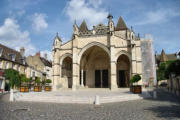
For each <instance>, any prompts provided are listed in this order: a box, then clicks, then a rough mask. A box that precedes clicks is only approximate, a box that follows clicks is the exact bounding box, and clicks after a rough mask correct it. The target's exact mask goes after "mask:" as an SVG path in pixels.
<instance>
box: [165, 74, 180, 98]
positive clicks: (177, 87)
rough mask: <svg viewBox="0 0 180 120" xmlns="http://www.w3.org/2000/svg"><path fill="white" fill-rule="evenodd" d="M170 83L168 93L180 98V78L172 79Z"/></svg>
mask: <svg viewBox="0 0 180 120" xmlns="http://www.w3.org/2000/svg"><path fill="white" fill-rule="evenodd" d="M167 82H168V91H169V92H172V93H174V94H176V95H177V96H180V76H177V77H172V76H171V77H170V79H169V80H168V81H167Z"/></svg>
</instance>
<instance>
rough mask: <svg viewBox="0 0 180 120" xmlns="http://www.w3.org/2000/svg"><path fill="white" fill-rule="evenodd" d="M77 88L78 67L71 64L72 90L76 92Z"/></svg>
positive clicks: (75, 64)
mask: <svg viewBox="0 0 180 120" xmlns="http://www.w3.org/2000/svg"><path fill="white" fill-rule="evenodd" d="M78 86H79V65H78V64H77V63H73V80H72V90H73V91H76V89H77V88H78Z"/></svg>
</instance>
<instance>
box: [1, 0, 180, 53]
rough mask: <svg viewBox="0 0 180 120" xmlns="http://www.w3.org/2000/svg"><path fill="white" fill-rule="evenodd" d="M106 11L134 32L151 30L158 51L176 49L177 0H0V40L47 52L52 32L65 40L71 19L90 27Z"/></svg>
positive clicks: (179, 29) (179, 34)
mask: <svg viewBox="0 0 180 120" xmlns="http://www.w3.org/2000/svg"><path fill="white" fill-rule="evenodd" d="M109 12H110V13H111V14H112V15H113V16H114V22H115V25H116V23H117V19H118V18H119V16H122V17H123V19H124V20H125V22H126V24H127V26H128V27H129V28H130V26H133V29H134V31H135V33H136V34H137V33H140V36H141V37H144V35H145V34H151V35H152V36H153V39H154V48H155V51H157V52H158V53H160V52H161V50H162V49H164V50H165V52H166V53H174V52H177V51H179V50H180V22H179V21H180V0H0V43H2V44H5V45H7V46H9V47H12V48H14V49H17V50H18V49H20V47H22V46H24V47H25V49H26V55H29V54H32V55H33V54H35V53H36V52H38V51H42V54H44V53H45V52H46V53H48V55H49V56H50V54H51V50H52V44H53V39H54V37H55V35H56V32H58V33H59V36H60V37H61V39H62V40H63V42H66V41H68V40H70V39H71V36H72V30H73V29H72V26H73V23H74V20H75V19H76V20H77V23H78V25H80V24H81V22H82V20H84V19H85V20H86V22H87V25H88V27H89V28H91V27H92V26H93V25H96V24H99V23H103V24H107V22H108V21H107V18H106V17H107V15H108V13H109Z"/></svg>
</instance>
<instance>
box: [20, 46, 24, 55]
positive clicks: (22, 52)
mask: <svg viewBox="0 0 180 120" xmlns="http://www.w3.org/2000/svg"><path fill="white" fill-rule="evenodd" d="M24 53H25V49H24V47H21V49H20V54H21V56H22V57H24Z"/></svg>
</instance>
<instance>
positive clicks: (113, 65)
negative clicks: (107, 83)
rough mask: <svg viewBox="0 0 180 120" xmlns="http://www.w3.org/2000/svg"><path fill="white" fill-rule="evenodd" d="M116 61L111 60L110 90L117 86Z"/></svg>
mask: <svg viewBox="0 0 180 120" xmlns="http://www.w3.org/2000/svg"><path fill="white" fill-rule="evenodd" d="M116 72H117V71H116V63H115V61H111V74H110V76H111V90H116V89H117V88H118V87H117V77H116V76H117V74H116Z"/></svg>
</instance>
